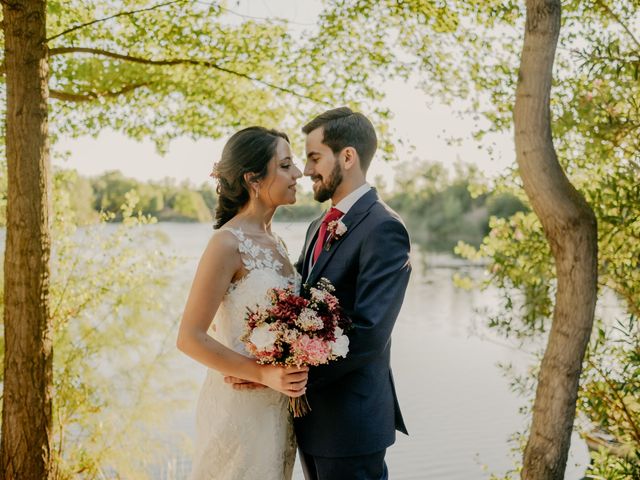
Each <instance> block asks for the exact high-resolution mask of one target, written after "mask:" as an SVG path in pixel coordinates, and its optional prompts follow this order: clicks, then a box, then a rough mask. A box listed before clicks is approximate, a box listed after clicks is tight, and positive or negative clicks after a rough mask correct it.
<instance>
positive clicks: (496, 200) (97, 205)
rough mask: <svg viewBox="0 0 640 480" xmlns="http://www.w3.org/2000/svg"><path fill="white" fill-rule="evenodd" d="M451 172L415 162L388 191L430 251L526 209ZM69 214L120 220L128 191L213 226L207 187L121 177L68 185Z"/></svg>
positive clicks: (144, 208)
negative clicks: (103, 215)
mask: <svg viewBox="0 0 640 480" xmlns="http://www.w3.org/2000/svg"><path fill="white" fill-rule="evenodd" d="M454 170H455V172H454V173H453V174H451V173H450V171H449V169H447V168H446V167H445V166H444V165H443V164H442V163H438V162H421V161H414V162H411V163H408V162H407V163H403V164H401V165H400V166H399V167H398V173H397V175H396V179H395V187H394V188H393V189H392V190H391V191H390V192H386V191H385V189H384V188H380V189H379V190H380V193H381V195H382V197H383V198H384V199H385V201H386V202H387V203H388V204H389V205H390V206H391V207H392V208H394V209H395V210H396V211H398V212H399V213H400V214H401V215H402V217H403V218H404V219H405V221H406V222H407V225H408V227H409V230H410V232H411V234H412V238H413V240H414V241H415V242H417V243H419V244H420V245H422V246H424V247H425V248H428V249H432V250H451V249H452V248H453V247H454V246H455V245H456V244H457V242H458V241H464V242H466V243H469V244H471V245H479V243H480V242H481V240H482V238H483V237H484V236H485V235H486V234H487V233H488V232H489V219H490V217H491V216H495V217H498V218H507V217H509V216H511V215H513V214H514V213H516V212H518V211H524V210H526V207H525V206H524V204H523V203H522V202H521V201H520V200H519V199H518V198H517V197H515V196H514V195H512V194H509V193H499V192H489V193H487V192H483V193H478V194H473V193H474V186H475V185H476V184H478V183H479V182H480V179H479V177H478V174H477V171H476V170H475V168H473V167H467V166H462V165H457V166H455V168H454ZM70 188H72V189H73V191H74V195H73V196H72V203H73V206H72V208H73V209H74V211H75V212H76V214H77V216H78V219H79V220H80V222H81V223H84V224H89V223H93V222H95V221H97V218H98V216H99V213H100V212H105V213H108V214H110V216H111V218H112V221H115V222H119V221H121V220H122V209H121V206H122V205H123V204H124V203H125V196H126V195H127V193H128V192H131V191H135V193H136V196H137V198H138V203H137V205H136V209H137V210H139V211H140V212H141V213H142V214H144V215H151V216H153V217H155V218H157V219H158V221H173V222H211V221H212V219H213V214H214V212H215V208H216V204H217V195H216V193H215V187H214V184H213V183H203V184H202V185H200V186H199V187H195V186H194V185H192V184H190V183H189V182H182V183H176V181H175V180H173V179H165V180H162V181H159V182H140V181H138V180H135V179H132V178H127V177H125V176H124V175H123V174H122V173H121V172H119V171H110V172H106V173H104V174H102V175H100V176H98V177H92V178H86V177H82V176H79V175H76V176H75V183H73V184H71V186H70ZM325 207H326V205H323V204H319V203H317V202H316V201H314V199H313V196H312V194H311V193H310V192H302V193H299V194H298V201H297V202H296V204H295V205H291V206H286V207H281V208H279V209H278V211H277V213H276V217H275V219H276V220H278V221H289V222H292V221H310V220H312V219H313V218H315V217H317V216H318V215H320V214H321V212H322V211H323V210H324V208H325Z"/></svg>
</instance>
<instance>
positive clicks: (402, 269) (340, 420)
mask: <svg viewBox="0 0 640 480" xmlns="http://www.w3.org/2000/svg"><path fill="white" fill-rule="evenodd" d="M302 131H303V132H304V133H305V134H306V155H307V162H306V165H305V170H304V174H305V175H307V176H309V177H311V180H313V194H314V198H315V199H316V200H317V201H319V202H324V201H326V200H329V199H330V200H331V209H330V210H329V212H327V213H326V215H323V216H322V217H321V218H318V219H317V220H316V221H314V222H313V223H311V225H310V226H309V229H308V230H307V235H306V241H305V246H304V249H303V251H302V254H301V255H300V259H299V260H298V262H297V263H296V268H297V269H298V271H299V272H300V274H301V275H302V281H303V283H307V284H309V285H314V284H315V283H317V282H318V280H319V279H320V278H322V277H325V278H327V279H328V280H330V281H331V283H332V284H333V285H334V286H335V288H336V291H335V294H336V296H337V297H338V299H339V300H340V305H341V306H342V307H343V308H344V310H345V312H346V313H347V315H348V316H349V317H350V318H351V320H352V322H353V328H352V329H351V330H350V331H348V332H347V335H348V337H349V353H348V354H347V356H346V358H344V359H341V360H337V361H334V362H330V363H329V364H327V365H322V366H319V367H312V368H311V369H310V371H309V380H308V384H307V398H308V400H309V404H310V406H311V412H309V413H308V414H307V415H306V416H303V417H301V418H296V419H295V431H296V437H297V440H298V447H299V451H300V458H301V462H302V466H303V470H304V475H305V478H306V480H342V479H344V480H347V479H349V480H351V479H371V480H373V479H375V480H379V479H387V478H388V472H387V466H386V464H385V461H384V457H385V452H386V449H387V447H389V446H390V445H392V444H393V443H394V441H395V431H396V430H399V431H401V432H403V433H405V434H406V433H407V430H406V427H405V425H404V421H403V419H402V414H401V413H400V408H399V406H398V400H397V398H396V392H395V388H394V384H393V375H392V373H391V367H390V351H391V331H392V330H393V326H394V324H395V321H396V318H397V316H398V312H399V311H400V307H401V305H402V300H403V298H404V294H405V290H406V288H407V283H408V281H409V275H410V272H411V265H410V263H409V236H408V234H407V230H406V229H405V227H404V224H403V223H402V220H401V219H400V217H399V216H398V215H397V214H396V213H395V212H394V211H393V210H391V209H390V208H389V207H388V206H387V205H386V204H384V203H383V202H382V201H381V200H380V199H379V198H378V194H377V193H376V191H375V189H373V188H372V187H371V186H370V185H369V184H368V183H367V182H366V173H367V169H368V168H369V164H370V163H371V159H372V158H373V155H374V153H375V151H376V148H377V138H376V133H375V130H374V128H373V125H372V124H371V122H370V121H369V120H368V119H367V118H366V117H365V116H364V115H363V114H361V113H356V112H353V111H351V110H350V109H349V108H346V107H343V108H336V109H333V110H329V111H327V112H324V113H322V114H321V115H319V116H317V117H316V118H314V119H313V120H312V121H311V122H309V123H308V124H307V125H305V126H304V127H303V128H302ZM332 221H336V222H341V224H338V223H333V224H332V225H331V226H329V227H328V224H329V223H330V222H332ZM336 225H340V227H339V228H338V229H337V230H336V229H335V226H336ZM344 227H346V230H345V228H344Z"/></svg>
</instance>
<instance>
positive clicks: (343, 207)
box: [334, 183, 371, 214]
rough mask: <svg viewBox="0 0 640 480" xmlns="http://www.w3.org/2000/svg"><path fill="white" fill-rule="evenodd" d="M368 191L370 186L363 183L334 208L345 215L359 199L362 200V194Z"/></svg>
mask: <svg viewBox="0 0 640 480" xmlns="http://www.w3.org/2000/svg"><path fill="white" fill-rule="evenodd" d="M369 190H371V185H369V184H368V183H364V184H363V185H360V186H359V187H358V188H356V189H355V190H354V191H353V192H351V193H350V194H349V195H347V196H346V197H344V198H343V199H342V200H340V201H339V202H338V203H337V204H336V205H335V206H334V207H335V208H337V209H338V210H340V211H341V212H342V213H344V214H346V213H347V212H348V211H349V210H350V209H351V207H353V206H354V205H355V203H356V202H357V201H358V200H360V198H362V197H363V196H364V194H365V193H367V192H368V191H369Z"/></svg>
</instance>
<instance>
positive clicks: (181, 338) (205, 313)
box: [176, 232, 307, 397]
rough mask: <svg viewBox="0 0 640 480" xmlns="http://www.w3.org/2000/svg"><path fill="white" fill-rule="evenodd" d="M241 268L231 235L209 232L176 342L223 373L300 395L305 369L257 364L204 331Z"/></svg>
mask: <svg viewBox="0 0 640 480" xmlns="http://www.w3.org/2000/svg"><path fill="white" fill-rule="evenodd" d="M241 269H242V259H241V258H240V254H239V253H238V245H237V240H236V239H235V237H234V236H233V235H232V234H230V233H227V232H218V233H216V234H215V235H213V237H212V238H211V240H210V241H209V244H208V245H207V247H206V249H205V251H204V253H203V254H202V258H201V259H200V263H199V264H198V268H197V270H196V274H195V277H194V279H193V284H192V285H191V291H190V292H189V297H188V299H187V304H186V306H185V309H184V313H183V315H182V320H181V322H180V328H179V331H178V339H177V342H176V345H177V347H178V349H179V350H181V351H182V352H184V353H185V354H187V355H189V356H190V357H191V358H193V359H194V360H197V361H198V362H200V363H202V364H203V365H205V366H207V367H209V368H213V369H215V370H218V371H219V372H220V373H222V374H223V375H230V376H234V377H240V378H245V379H247V380H251V381H252V382H257V383H261V384H263V385H266V386H268V387H271V388H272V389H274V390H277V391H279V392H282V393H284V394H285V395H289V396H291V397H295V396H300V395H302V394H303V393H304V388H305V385H306V382H307V369H306V368H300V369H296V368H282V367H275V366H272V365H259V364H257V363H256V362H255V361H254V360H253V359H251V358H249V357H245V356H244V355H241V354H239V353H237V352H234V351H233V350H231V349H229V348H227V347H225V346H224V345H222V344H221V343H220V342H218V341H216V340H215V339H213V338H212V337H211V336H209V334H208V333H207V330H208V329H209V326H210V325H211V322H212V321H213V317H214V316H215V314H216V311H217V310H218V307H219V306H220V303H221V302H222V298H223V297H224V295H225V293H226V292H227V289H228V288H229V285H230V283H231V281H232V280H233V278H234V276H235V275H236V274H237V272H239V271H241Z"/></svg>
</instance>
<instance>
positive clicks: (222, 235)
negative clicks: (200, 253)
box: [205, 228, 241, 257]
mask: <svg viewBox="0 0 640 480" xmlns="http://www.w3.org/2000/svg"><path fill="white" fill-rule="evenodd" d="M240 242H241V240H240V239H239V238H238V236H237V235H236V234H235V233H234V232H233V231H232V230H231V229H228V228H225V229H219V230H216V231H215V232H214V233H213V235H211V238H210V239H209V243H208V244H207V247H206V250H205V252H207V253H209V254H210V255H223V256H230V257H234V256H235V255H238V254H239V251H238V245H239V244H240Z"/></svg>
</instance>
